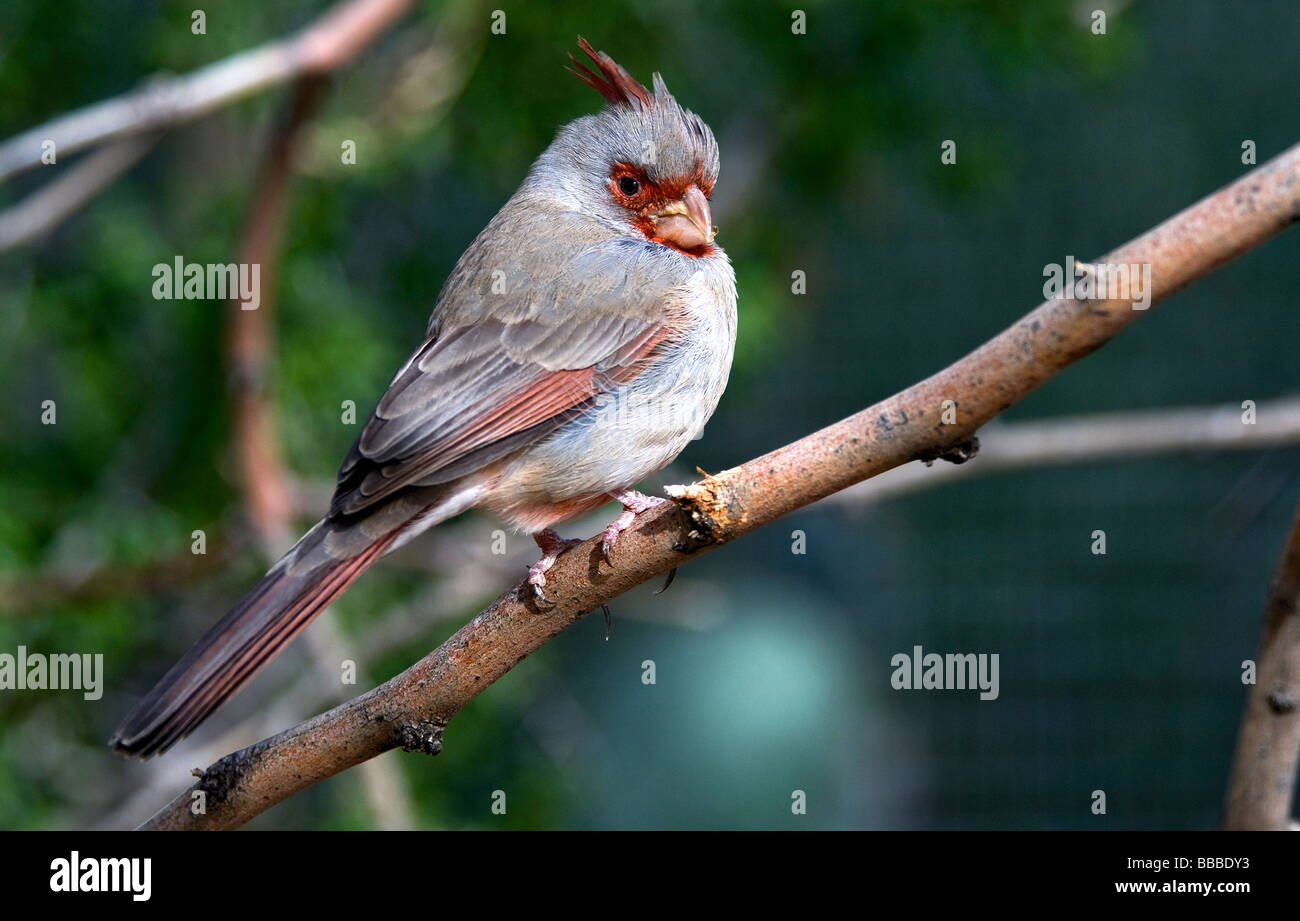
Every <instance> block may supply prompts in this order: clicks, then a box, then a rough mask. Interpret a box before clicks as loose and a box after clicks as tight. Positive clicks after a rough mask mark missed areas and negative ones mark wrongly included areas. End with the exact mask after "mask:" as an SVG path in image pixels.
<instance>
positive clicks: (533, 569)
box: [528, 528, 582, 603]
mask: <svg viewBox="0 0 1300 921" xmlns="http://www.w3.org/2000/svg"><path fill="white" fill-rule="evenodd" d="M533 540H534V541H535V542H536V543H537V546H538V547H540V548H541V551H542V558H541V559H540V560H538V561H537V562H536V563H534V564H533V565H532V566H529V567H528V584H529V585H530V586H532V589H533V594H534V595H536V596H537V598H538V599H539V600H541V601H545V602H547V603H554V599H553V598H547V597H546V593H545V592H543V591H542V589H543V588H544V587H545V585H546V571H547V570H548V569H550V568H551V567H552V566H554V565H555V561H556V560H557V559H558V558H559V556H560V554H561V553H563V552H564V551H565V550H568V549H569V548H570V547H573V546H575V545H577V544H580V543H582V541H580V540H578V539H577V538H571V539H569V540H565V539H564V538H563V537H561V536H560V535H558V534H556V533H555V532H554V531H552V530H551V529H550V528H545V529H543V530H541V531H538V532H537V533H536V534H534V535H533Z"/></svg>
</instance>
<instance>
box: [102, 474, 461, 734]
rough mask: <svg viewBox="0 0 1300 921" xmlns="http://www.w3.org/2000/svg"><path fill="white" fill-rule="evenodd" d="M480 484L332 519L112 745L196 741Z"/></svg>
mask: <svg viewBox="0 0 1300 921" xmlns="http://www.w3.org/2000/svg"><path fill="white" fill-rule="evenodd" d="M478 494H479V489H478V487H477V485H475V484H474V483H447V484H443V485H440V486H434V487H428V488H425V489H421V490H417V491H414V492H412V493H408V494H406V495H399V496H395V497H394V498H393V499H392V500H391V501H389V502H387V503H385V504H383V505H380V506H376V507H374V508H372V509H369V510H368V511H367V514H366V516H365V518H364V519H360V518H358V517H356V516H353V517H351V518H350V519H343V520H340V519H331V518H326V519H325V520H323V521H321V522H319V523H318V524H317V525H316V526H315V527H314V528H312V529H311V530H310V531H308V532H307V533H306V534H304V535H303V538H302V540H300V541H298V543H297V544H296V545H295V546H294V548H293V549H292V550H290V551H289V552H288V553H286V554H285V555H284V557H283V558H281V560H280V561H279V562H278V563H276V564H275V566H273V567H271V571H270V572H268V573H267V574H266V575H265V576H263V577H262V581H260V582H258V583H257V585H255V586H253V590H252V591H250V592H249V593H248V594H247V595H245V596H244V597H243V598H241V599H240V600H239V603H238V604H236V605H235V607H234V608H233V609H232V610H231V611H230V612H229V613H228V614H226V616H225V617H223V618H221V620H219V621H217V623H216V625H215V626H214V627H213V628H212V629H211V630H209V631H208V632H207V633H206V634H204V636H203V639H201V640H199V641H198V642H197V643H195V644H194V647H193V648H192V649H190V651H189V652H187V653H185V656H184V657H183V658H182V659H181V660H180V661H179V662H177V663H176V664H175V665H173V666H172V668H171V671H169V672H167V674H165V675H163V678H162V680H161V681H159V682H158V684H156V685H155V686H154V689H153V690H152V691H150V692H149V693H148V694H147V695H146V696H145V698H144V700H142V701H140V703H139V704H137V705H136V707H135V709H134V710H132V711H131V712H130V713H128V714H127V716H126V719H124V720H123V721H122V725H120V726H118V727H117V732H115V733H113V738H112V739H111V740H109V744H110V745H111V746H113V748H115V749H117V750H118V751H120V752H124V753H125V754H128V755H139V756H140V757H142V758H147V757H149V756H150V755H155V754H158V753H159V752H163V751H166V750H167V749H168V748H170V747H171V746H172V745H174V744H175V743H176V742H177V741H179V740H180V739H183V738H184V737H185V736H187V735H189V734H190V733H191V732H192V731H193V730H194V729H195V727H197V726H198V725H199V723H201V722H203V721H204V720H205V719H207V718H208V715H209V714H211V713H212V711H213V710H215V709H217V707H219V706H221V705H222V704H223V703H225V701H226V699H227V698H229V697H230V696H231V695H232V694H234V693H235V692H236V691H238V690H239V689H240V688H242V687H243V686H244V685H245V684H247V683H248V682H249V680H250V679H252V677H253V676H254V675H256V674H257V673H258V671H259V670H261V668H262V666H264V665H266V663H267V662H270V661H271V660H272V659H273V658H275V656H276V655H277V654H278V653H279V652H280V650H281V649H283V648H284V647H285V646H288V645H289V643H290V642H291V641H292V640H293V638H294V637H296V636H297V635H298V634H299V633H301V632H302V630H303V628H304V627H306V626H307V625H308V624H309V623H311V622H312V619H313V618H314V617H315V616H316V615H317V614H319V613H320V612H321V611H323V610H325V608H326V606H328V605H329V603H330V602H331V601H333V600H334V599H335V598H337V597H338V596H339V595H340V594H342V592H343V590H344V589H345V588H347V587H348V586H349V585H351V584H352V582H353V581H354V580H355V579H356V578H357V576H359V575H361V573H363V572H364V571H365V570H366V567H368V566H369V565H370V564H371V563H373V562H374V561H375V560H377V559H378V558H379V557H381V556H383V554H384V553H385V552H386V551H388V550H390V549H393V548H395V547H398V546H401V544H403V543H405V542H406V541H407V540H409V539H410V538H411V537H414V536H415V535H416V534H418V533H419V532H421V531H423V530H424V529H425V528H428V527H430V526H432V525H435V524H437V523H438V522H440V521H445V520H446V519H448V518H450V517H452V516H453V515H457V514H459V513H460V512H463V511H465V509H467V508H469V507H470V506H472V505H473V504H474V502H475V501H476V499H477V497H478Z"/></svg>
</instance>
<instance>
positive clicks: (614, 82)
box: [565, 35, 654, 108]
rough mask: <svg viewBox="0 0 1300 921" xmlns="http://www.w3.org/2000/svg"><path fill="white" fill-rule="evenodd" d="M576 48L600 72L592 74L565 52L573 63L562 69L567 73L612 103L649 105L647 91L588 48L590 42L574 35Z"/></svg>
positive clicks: (649, 96) (617, 104)
mask: <svg viewBox="0 0 1300 921" xmlns="http://www.w3.org/2000/svg"><path fill="white" fill-rule="evenodd" d="M578 47H579V48H581V49H582V50H583V51H585V52H586V53H587V57H589V58H591V59H592V60H593V61H594V62H595V63H596V66H597V67H599V68H600V73H599V74H595V73H592V72H591V71H590V70H588V69H587V68H586V67H585V66H584V65H582V64H579V63H578V59H577V58H575V57H574V56H573V55H572V54H570V55H569V60H570V61H572V62H573V67H568V68H565V69H566V70H568V71H569V73H571V74H573V75H574V76H575V77H577V78H578V79H579V80H581V81H582V82H583V83H585V84H587V85H588V86H590V87H591V88H592V89H594V90H595V91H596V92H598V93H600V95H602V96H604V97H605V101H606V102H608V103H609V104H610V105H612V106H639V107H641V108H648V107H649V106H650V105H651V103H652V102H653V101H654V96H652V95H651V94H650V91H649V90H648V89H646V88H645V87H644V86H642V85H641V84H640V83H638V82H637V81H636V80H635V79H634V78H633V77H632V75H631V74H629V73H628V72H627V71H626V70H624V69H623V68H622V67H620V66H619V65H618V64H617V63H616V62H615V61H614V59H613V58H611V57H610V56H609V55H607V54H606V53H605V52H603V51H597V50H596V49H595V48H593V47H591V43H590V42H588V41H587V40H586V39H585V38H583V37H582V36H581V35H579V36H578Z"/></svg>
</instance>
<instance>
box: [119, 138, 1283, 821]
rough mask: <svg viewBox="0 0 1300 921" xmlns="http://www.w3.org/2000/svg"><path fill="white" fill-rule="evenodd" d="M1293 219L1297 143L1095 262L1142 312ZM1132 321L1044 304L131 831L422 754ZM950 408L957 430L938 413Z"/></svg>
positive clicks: (710, 486)
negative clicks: (550, 649)
mask: <svg viewBox="0 0 1300 921" xmlns="http://www.w3.org/2000/svg"><path fill="white" fill-rule="evenodd" d="M1298 219H1300V145H1298V146H1296V147H1292V148H1291V149H1289V150H1287V151H1286V152H1285V153H1283V154H1281V155H1280V156H1278V157H1276V158H1275V159H1273V160H1271V161H1269V162H1268V163H1265V164H1263V165H1261V166H1259V167H1258V168H1256V169H1255V170H1253V171H1251V172H1250V173H1248V174H1246V175H1245V176H1243V177H1242V178H1240V179H1238V180H1237V181H1235V182H1233V183H1231V184H1230V185H1228V186H1226V187H1225V188H1223V189H1221V190H1220V191H1218V192H1216V193H1214V194H1213V195H1210V196H1208V197H1207V198H1205V199H1203V200H1201V201H1200V202H1198V203H1197V204H1195V205H1193V206H1192V207H1190V208H1188V209H1186V210H1185V211H1183V212H1181V213H1179V214H1177V215H1175V216H1174V217H1172V218H1170V219H1169V220H1167V221H1165V222H1164V223H1163V224H1161V225H1159V226H1158V227H1156V228H1154V229H1153V230H1150V231H1148V232H1147V233H1145V234H1143V235H1142V236H1140V237H1138V238H1137V239H1135V240H1133V241H1131V242H1129V243H1127V244H1125V245H1123V246H1121V247H1120V248H1119V249H1117V250H1115V251H1113V252H1112V253H1110V254H1109V255H1107V256H1106V257H1103V258H1102V259H1100V260H1098V262H1101V263H1107V264H1112V265H1113V264H1133V263H1137V264H1149V265H1150V266H1151V279H1152V290H1151V297H1152V303H1154V302H1155V301H1162V300H1165V299H1166V298H1168V297H1169V296H1170V295H1172V294H1174V293H1175V292H1177V291H1179V290H1181V289H1182V288H1184V287H1186V286H1187V285H1189V284H1191V283H1192V282H1194V281H1195V280H1196V279H1198V278H1200V277H1202V276H1204V275H1205V274H1207V273H1209V272H1211V271H1213V270H1214V269H1216V268H1218V267H1219V266H1221V265H1223V264H1224V263H1226V262H1228V261H1229V260H1231V259H1233V258H1235V257H1236V256H1239V255H1241V254H1242V253H1244V252H1246V251H1248V250H1249V249H1251V248H1253V247H1255V246H1257V245H1259V244H1260V243H1262V242H1263V241H1265V240H1267V239H1269V238H1270V237H1272V236H1274V235H1275V234H1277V233H1279V232H1280V231H1282V230H1284V229H1285V228H1287V227H1289V226H1290V225H1291V224H1293V223H1295V222H1296V220H1298ZM1141 315H1142V312H1141V311H1137V310H1134V309H1133V306H1132V302H1131V301H1129V300H1105V301H1102V300H1066V299H1060V300H1050V301H1047V302H1045V303H1043V304H1041V305H1040V306H1039V307H1038V308H1036V309H1035V310H1033V311H1031V312H1030V313H1029V314H1027V315H1026V316H1025V317H1024V318H1022V319H1021V320H1019V321H1018V322H1016V323H1015V324H1013V325H1012V326H1011V327H1009V328H1008V329H1006V330H1005V331H1003V332H1002V333H1000V334H999V335H997V336H996V337H994V338H993V339H991V340H989V341H988V342H987V343H985V344H984V345H982V346H981V347H979V348H978V349H976V350H975V351H974V352H972V353H971V354H969V355H967V356H966V357H964V358H962V359H960V360H959V361H957V362H955V363H954V364H952V365H951V366H949V367H948V368H945V369H944V370H943V371H941V372H939V373H938V374H935V375H934V376H932V377H930V378H928V379H926V380H924V381H922V382H920V383H918V384H916V385H914V386H913V387H910V388H908V389H907V390H905V391H903V392H901V393H899V394H896V395H895V396H892V397H890V398H888V399H886V400H884V401H882V402H880V403H877V404H876V405H874V406H872V407H870V408H868V409H865V410H863V411H861V412H859V413H857V414H856V415H853V416H850V417H849V418H847V419H844V420H842V421H840V422H837V423H835V424H834V425H831V426H828V427H827V428H824V429H822V430H821V431H819V432H816V433H814V434H812V435H808V436H807V437H805V438H802V439H800V440H799V441H796V442H794V443H793V444H790V445H787V446H785V447H783V448H780V449H778V450H776V451H773V452H771V453H770V454H766V455H764V456H763V457H760V458H757V459H755V460H752V461H749V462H748V463H746V464H743V465H741V466H739V467H736V468H734V469H731V470H727V471H724V472H723V473H721V474H718V475H716V476H710V477H707V478H706V479H705V480H704V481H702V482H700V483H696V484H693V485H690V486H679V487H670V488H669V489H668V494H669V496H670V497H672V498H673V499H675V500H676V502H675V503H669V504H667V505H665V506H664V507H662V508H661V509H659V510H656V511H654V512H650V513H646V514H644V516H643V517H642V518H641V519H639V520H638V522H637V525H636V526H635V527H634V529H633V530H630V531H628V532H626V533H625V534H624V535H623V536H622V537H621V538H620V541H619V545H618V550H617V552H616V555H615V559H614V565H613V567H612V568H610V567H606V566H604V565H603V564H602V563H601V558H600V550H599V540H598V539H595V538H593V539H591V540H588V541H585V542H584V543H583V544H581V545H579V546H577V547H575V548H574V549H573V550H570V551H569V552H568V553H566V554H564V555H563V556H562V557H561V558H560V560H559V562H558V563H557V564H556V566H555V568H554V569H552V570H551V571H550V573H548V581H547V585H548V588H549V590H550V591H552V593H553V594H554V596H555V597H556V598H557V599H558V600H557V603H556V604H554V605H553V606H550V607H547V608H544V609H540V610H539V609H538V608H536V607H535V606H534V603H533V602H532V600H531V597H530V596H529V594H528V593H524V592H519V591H518V589H516V590H512V591H511V592H508V593H507V594H505V595H503V596H502V597H501V598H499V599H498V600H497V601H496V602H494V603H493V604H492V605H491V606H490V607H488V608H487V609H486V610H485V611H483V612H482V613H480V614H479V615H478V616H476V617H475V618H474V619H473V620H471V621H470V622H469V623H468V624H466V625H465V626H464V627H462V628H461V629H460V630H458V631H457V632H456V633H455V634H454V635H453V636H452V637H451V638H450V639H448V640H447V641H446V642H445V643H443V644H442V645H441V646H439V647H438V648H437V649H435V650H434V651H433V652H432V653H430V654H429V655H428V656H426V657H425V658H424V659H422V660H421V661H420V662H418V663H416V664H415V665H413V666H412V667H411V668H409V669H407V670H406V671H405V672H403V673H402V674H400V675H397V676H396V677H394V678H392V679H390V680H389V681H387V682H385V683H384V684H382V685H380V686H379V687H377V688H375V689H373V690H372V691H370V692H368V693H366V694H364V695H362V696H360V697H357V698H355V699H353V700H351V701H348V702H347V703H345V704H342V705H341V706H339V707H336V708H334V709H333V710H330V711H329V712H327V713H324V714H321V715H320V716H317V717H315V718H313V719H311V720H309V721H307V722H305V723H303V724H301V725H299V726H296V727H294V728H292V729H290V730H288V731H286V732H283V733H281V734H279V735H277V736H274V737H273V738H270V739H267V740H265V741H262V742H259V743H258V744H256V745H253V746H251V747H249V748H246V749H244V750H242V751H239V752H235V753H233V754H231V755H228V756H227V757H225V758H223V759H221V760H220V761H218V762H216V763H215V764H213V765H212V766H211V767H210V768H208V769H207V770H206V771H203V772H201V775H202V776H201V777H200V779H199V781H198V783H197V784H196V785H195V786H194V788H193V790H199V791H203V792H204V793H205V794H206V800H205V801H206V811H205V812H204V813H203V814H202V815H195V814H194V812H192V811H191V804H192V802H193V801H194V800H193V798H192V796H191V793H192V791H186V792H185V793H183V794H181V795H180V796H179V797H177V798H176V799H175V800H173V801H172V802H171V803H170V804H169V805H167V806H166V807H164V808H163V809H162V810H161V811H160V812H159V813H158V814H157V815H155V816H154V817H153V818H152V819H151V820H150V821H149V822H148V823H146V825H145V826H144V827H146V828H151V829H203V828H234V827H237V826H239V825H242V824H243V823H244V822H247V821H248V820H249V819H251V818H253V817H254V816H256V815H258V814H260V813H262V812H264V811H265V810H266V809H269V808H270V807H271V806H272V805H274V804H275V803H278V802H280V801H281V800H283V799H285V798H286V797H289V796H291V795H293V794H294V793H296V792H298V791H300V790H303V789H306V788H307V787H310V786H312V785H313V784H316V783H318V782H320V781H321V780H324V779H325V778H327V777H329V776H332V775H333V774H337V773H339V772H340V771H343V770H346V769H347V768H349V767H352V766H354V765H357V764H360V763H361V762H363V761H366V760H368V759H370V758H373V757H375V756H376V755H378V754H380V753H382V752H384V751H387V750H389V749H391V748H395V747H399V746H400V747H403V748H405V749H407V750H416V751H423V752H427V753H430V754H435V753H437V752H438V751H439V750H441V747H442V734H443V730H444V729H445V727H446V726H447V723H448V721H449V720H450V719H451V718H452V717H453V716H454V715H455V714H456V712H457V711H459V710H460V709H461V708H462V707H463V706H465V704H466V703H468V702H469V701H470V700H471V699H473V698H474V697H475V696H476V695H478V694H479V693H481V692H482V691H483V689H484V688H486V687H487V686H488V685H490V684H491V683H492V682H493V681H495V680H496V679H498V678H500V677H501V676H502V675H504V674H505V673H506V672H507V671H509V670H510V669H511V668H513V667H514V666H515V665H517V664H518V663H519V662H521V661H522V660H523V659H524V658H526V657H527V656H528V655H529V654H530V653H532V652H534V651H535V650H537V649H538V648H539V647H541V646H542V645H543V644H544V643H546V642H547V641H548V640H549V639H551V638H552V637H554V636H555V635H557V634H558V633H560V632H561V631H562V630H564V629H565V628H567V627H569V626H571V625H573V624H574V623H576V622H577V621H579V620H581V619H582V618H583V617H584V616H585V615H586V613H587V612H589V611H591V610H593V609H595V608H597V607H599V606H600V605H601V604H603V603H605V602H607V601H609V600H610V599H612V598H614V597H616V596H617V595H619V594H622V593H623V592H625V591H627V590H628V589H630V588H632V587H633V586H635V585H639V584H640V583H642V582H645V581H646V580H648V579H650V578H653V577H654V576H656V575H659V574H661V573H664V572H667V571H668V570H670V569H672V568H674V567H677V566H680V565H681V564H682V563H684V562H685V561H687V560H688V559H692V558H694V557H697V556H699V555H701V554H703V553H706V552H708V551H710V550H712V549H714V548H716V547H718V546H720V545H721V544H724V543H727V542H729V541H732V540H735V539H736V538H738V537H740V536H742V535H744V534H747V533H749V532H750V531H753V530H755V529H757V528H760V527H762V526H763V525H765V524H768V523H769V522H771V521H774V520H775V519H777V518H779V517H781V516H782V515H786V514H788V513H790V512H792V511H795V510H796V509H799V508H802V507H804V506H806V505H808V504H810V503H812V502H815V501H817V500H818V499H822V498H824V497H826V496H828V495H830V494H831V493H834V492H837V491H839V490H841V489H844V488H845V487H847V486H850V485H852V484H853V483H856V482H859V481H861V480H864V479H866V478H868V477H871V476H875V475H876V474H879V473H881V472H883V471H885V470H888V469H890V468H892V467H896V466H898V465H900V464H903V463H907V462H909V461H912V460H927V461H933V460H935V459H939V458H946V459H952V460H964V459H965V458H966V457H968V456H969V453H970V451H969V448H968V446H969V444H970V442H971V439H972V438H973V437H974V435H975V432H976V431H977V430H978V428H979V427H980V426H981V425H983V424H984V423H985V422H987V421H988V420H989V419H991V418H993V417H994V416H996V415H997V414H998V413H1000V412H1001V411H1002V410H1004V409H1006V408H1007V407H1008V406H1011V405H1012V404H1014V403H1016V402H1017V401H1019V400H1021V399H1023V398H1024V397H1025V396H1027V395H1028V394H1029V393H1031V392H1032V391H1033V390H1034V389H1035V388H1037V387H1038V386H1039V385H1040V384H1042V383H1043V382H1044V381H1046V380H1048V379H1049V378H1051V377H1053V376H1054V375H1056V374H1058V373H1059V372H1060V371H1062V370H1063V369H1064V368H1066V367H1068V366H1069V365H1070V364H1072V363H1073V362H1075V361H1078V360H1079V359H1081V358H1083V357H1084V356H1086V355H1088V354H1089V353H1091V352H1093V351H1095V350H1096V349H1098V348H1100V347H1101V346H1102V345H1104V344H1105V343H1106V342H1107V341H1109V340H1110V338H1111V337H1112V336H1114V335H1116V334H1117V333H1118V332H1120V331H1121V330H1123V329H1124V328H1125V327H1126V326H1128V324H1130V323H1132V322H1133V321H1134V320H1135V319H1137V317H1139V316H1141ZM948 400H951V401H954V403H955V405H956V408H957V415H956V421H955V422H953V423H952V424H945V423H944V421H943V419H942V413H943V406H944V402H945V401H948Z"/></svg>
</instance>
